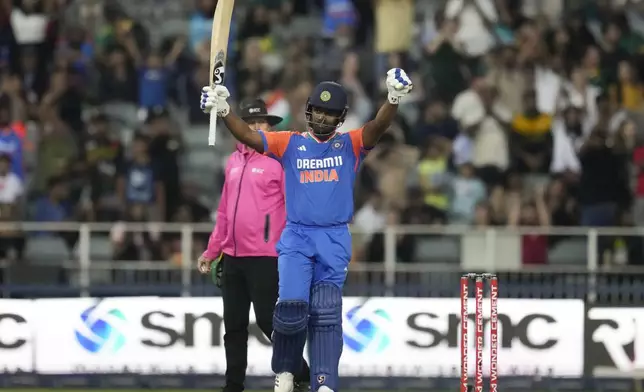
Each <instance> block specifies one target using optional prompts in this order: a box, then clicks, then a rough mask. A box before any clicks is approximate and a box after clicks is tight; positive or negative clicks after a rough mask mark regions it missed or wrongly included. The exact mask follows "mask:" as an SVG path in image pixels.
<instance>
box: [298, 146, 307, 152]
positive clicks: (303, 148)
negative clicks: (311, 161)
mask: <svg viewBox="0 0 644 392" xmlns="http://www.w3.org/2000/svg"><path fill="white" fill-rule="evenodd" d="M297 149H298V150H300V151H306V147H305V146H299V147H298V148H297Z"/></svg>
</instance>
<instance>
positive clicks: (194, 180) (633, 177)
mask: <svg viewBox="0 0 644 392" xmlns="http://www.w3.org/2000/svg"><path fill="white" fill-rule="evenodd" d="M215 3H216V1H215V0H195V1H192V0H182V1H176V0H136V1H128V0H124V1H117V0H82V1H75V0H48V1H45V0H0V91H1V95H0V220H3V221H22V220H29V221H36V222H66V221H73V222H78V221H81V222H93V221H99V222H120V221H128V222H132V221H135V222H211V221H212V218H213V213H212V212H213V211H214V209H215V207H216V203H217V199H218V196H219V192H220V190H221V185H222V184H223V167H224V165H225V162H226V157H227V155H228V154H230V153H231V152H232V151H233V148H234V147H233V146H234V142H233V141H232V140H231V139H230V137H226V136H228V135H227V134H226V132H225V130H223V129H222V130H220V135H221V136H220V139H221V140H223V142H222V143H221V144H220V145H218V146H217V149H212V148H210V147H208V146H207V144H206V135H207V122H208V116H206V115H203V114H202V113H201V112H200V110H199V107H198V102H197V97H198V94H199V91H200V88H201V86H203V85H205V84H207V83H208V79H209V70H208V68H209V60H210V59H209V55H210V42H209V41H210V29H211V23H212V19H211V18H212V15H213V11H214V7H215ZM237 3H238V4H237V6H236V10H235V15H234V21H233V23H232V32H231V42H230V45H229V49H230V53H229V60H228V61H229V66H228V67H227V70H228V71H227V74H226V77H227V80H226V83H227V85H228V86H229V88H230V90H231V92H232V94H233V98H234V101H235V102H239V101H241V100H242V99H244V98H253V97H258V96H259V97H262V98H263V99H264V100H265V101H266V102H267V104H268V106H269V111H271V112H272V113H274V114H277V115H280V116H282V117H284V119H285V120H284V121H283V123H281V124H279V126H278V128H279V129H294V130H303V129H305V122H304V120H305V119H304V105H305V102H306V99H307V97H308V96H309V93H310V91H311V89H312V87H313V86H314V85H315V84H316V83H317V82H319V81H322V80H336V81H338V82H340V83H342V84H343V85H344V86H345V88H346V89H347V90H348V92H349V95H350V110H349V114H348V117H347V119H346V121H345V123H344V125H343V126H342V128H341V131H347V130H349V129H352V128H356V127H359V126H360V125H361V124H362V123H364V122H365V121H368V120H369V119H371V118H373V116H374V113H375V111H376V110H377V109H378V107H379V105H380V104H381V103H382V102H384V100H385V99H386V88H385V86H384V85H383V80H384V75H385V72H386V71H387V69H389V68H391V67H401V68H404V69H405V70H407V72H408V73H409V74H410V76H411V78H412V80H413V81H414V85H415V88H414V90H413V92H412V96H411V97H410V99H408V100H407V101H405V102H404V104H403V105H401V107H400V111H399V116H398V118H397V119H396V121H395V124H394V125H393V126H392V128H391V129H390V131H389V132H388V134H387V135H385V137H383V139H382V140H381V142H380V144H379V145H378V146H377V148H376V149H374V151H372V152H371V153H370V154H369V156H368V158H367V159H366V161H365V163H364V166H363V168H362V170H361V171H360V174H359V179H358V181H357V189H358V192H357V200H356V211H357V213H356V216H355V226H356V228H357V229H358V230H359V231H361V232H362V235H357V236H356V237H355V239H354V242H355V243H354V253H355V258H356V259H358V260H364V261H382V259H383V237H382V234H379V233H378V231H380V230H382V229H383V228H385V227H386V226H387V225H391V224H425V225H432V226H438V227H441V226H444V225H448V224H449V225H467V226H472V227H488V226H611V227H612V226H630V225H634V224H635V225H641V224H643V223H644V145H643V144H642V143H641V138H642V136H644V135H643V132H642V129H644V128H643V127H644V71H643V70H644V2H639V1H625V0H607V1H601V0H597V1H583V0H540V1H528V0H523V1H522V0H432V1H428V0H424V1H423V0H297V1H295V0H246V1H244V0H238V1H237ZM222 128H223V126H222ZM160 229H161V227H160V226H159V225H151V226H150V229H149V230H147V231H144V232H141V233H129V232H128V231H127V230H125V229H124V227H123V225H121V224H119V223H115V224H114V225H113V227H112V230H111V232H110V233H109V234H105V235H104V236H103V237H101V236H98V235H97V236H95V237H96V238H95V239H93V241H96V242H93V244H92V248H93V249H92V251H93V252H98V253H101V252H103V254H104V256H105V257H106V258H107V259H111V258H113V259H117V260H177V258H178V254H179V253H180V240H179V236H178V235H166V234H163V233H162V232H161V230H160ZM93 238H94V237H93ZM205 241H207V235H205V236H204V235H199V236H196V237H195V246H194V250H195V254H198V253H200V251H201V250H202V249H203V247H204V246H205ZM77 242H78V234H75V233H72V232H70V233H56V234H45V233H32V234H28V235H27V234H25V233H22V232H19V231H15V230H9V231H3V232H1V233H0V253H1V254H0V257H1V258H2V259H4V260H8V261H11V260H21V259H29V258H30V257H29V255H30V254H31V255H33V254H39V253H47V254H48V255H50V256H51V254H55V253H56V252H57V251H60V252H62V253H63V254H65V253H66V254H67V255H73V254H74V252H75V249H76V247H77ZM557 242H558V241H555V240H554V239H552V238H548V237H546V236H539V235H534V236H526V237H525V238H524V239H523V243H522V246H523V250H522V257H523V263H524V264H544V263H547V262H548V261H549V257H550V256H549V255H550V253H551V250H552V249H553V247H555V246H556V245H557ZM421 248H423V247H420V246H419V244H417V236H402V237H401V238H400V239H399V240H398V246H397V258H398V259H399V260H400V261H407V262H411V261H416V260H419V259H422V258H423V257H426V255H424V254H423V252H424V250H423V249H424V248H423V249H421ZM39 249H40V251H39ZM43 249H44V250H43ZM604 250H608V251H610V252H609V257H610V262H614V263H621V264H625V263H631V264H633V263H641V262H643V261H644V247H643V244H642V243H641V240H640V239H639V238H635V237H629V238H612V239H611V240H610V242H608V243H605V244H604ZM452 257H455V256H452ZM582 257H583V256H582ZM195 259H196V258H195Z"/></svg>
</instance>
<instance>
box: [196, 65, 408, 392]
mask: <svg viewBox="0 0 644 392" xmlns="http://www.w3.org/2000/svg"><path fill="white" fill-rule="evenodd" d="M386 83H387V89H388V102H386V103H385V104H384V105H383V106H382V107H381V108H380V110H379V111H378V113H377V114H376V118H375V119H373V120H371V121H369V122H368V123H366V124H365V125H364V126H363V127H362V128H359V129H355V130H351V131H349V132H347V133H343V134H340V133H338V132H336V130H337V128H338V127H339V126H340V125H341V124H342V122H343V121H344V119H345V117H346V114H347V111H348V105H347V101H348V97H347V93H346V91H345V90H344V88H343V87H342V86H340V85H339V84H337V83H334V82H322V83H320V84H318V85H317V86H316V87H315V88H314V89H313V93H312V94H311V96H310V97H309V99H308V102H307V105H306V109H305V115H306V120H307V125H308V127H307V130H306V132H303V133H298V132H263V131H261V130H253V129H251V128H249V126H248V124H246V122H244V121H243V120H242V119H241V118H240V117H239V116H237V115H235V114H234V113H233V112H231V110H230V106H229V105H228V102H226V100H227V98H228V97H229V96H230V93H229V92H228V89H227V88H226V87H224V86H215V87H209V86H208V87H204V88H203V92H202V95H201V108H202V110H204V111H205V112H210V111H211V110H216V111H217V115H218V117H221V118H222V119H223V121H224V123H225V124H226V126H227V128H228V129H229V130H230V132H231V133H232V134H233V136H234V137H235V138H236V139H237V140H239V141H240V142H242V143H244V144H245V145H247V146H249V147H251V148H253V149H255V150H256V151H258V152H259V153H263V154H266V155H268V156H270V157H272V158H274V159H276V160H277V161H278V162H280V164H281V165H282V167H283V168H284V174H285V193H286V227H285V228H284V231H283V232H282V236H281V238H280V241H279V243H278V244H277V253H278V273H279V299H278V302H277V305H276V306H275V311H274V313H273V328H274V331H273V358H272V362H271V365H272V368H273V371H274V372H275V374H276V377H275V389H274V390H275V392H292V391H293V389H294V374H296V373H297V372H298V370H299V369H301V367H302V353H303V351H304V345H305V343H306V340H307V333H308V342H309V360H310V366H311V388H312V390H313V392H315V391H318V392H337V391H338V365H339V362H340V356H341V354H342V345H343V340H342V287H343V285H344V282H345V279H346V275H347V268H348V265H349V260H351V235H350V233H349V228H348V224H349V223H350V222H351V220H352V218H353V185H354V181H355V177H356V174H357V172H358V169H359V167H360V163H361V162H362V160H363V159H364V157H365V156H366V154H367V153H368V152H369V150H371V149H372V148H373V147H374V146H375V145H376V143H377V142H378V139H380V137H381V136H382V135H383V134H384V133H385V132H386V131H387V129H388V128H389V126H390V125H391V122H392V121H393V119H394V116H395V115H396V112H397V109H398V103H399V102H400V100H401V98H403V97H405V96H406V95H407V94H409V92H410V91H411V89H412V83H411V80H410V79H409V77H408V76H407V74H406V73H405V71H403V70H402V69H400V68H394V69H391V70H389V71H388V72H387V79H386Z"/></svg>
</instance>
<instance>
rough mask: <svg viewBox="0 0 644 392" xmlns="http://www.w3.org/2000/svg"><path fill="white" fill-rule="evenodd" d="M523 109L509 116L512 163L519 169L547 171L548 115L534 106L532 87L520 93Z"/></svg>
mask: <svg viewBox="0 0 644 392" xmlns="http://www.w3.org/2000/svg"><path fill="white" fill-rule="evenodd" d="M522 99H523V111H522V112H519V113H517V114H516V115H515V116H514V118H513V119H512V133H511V136H510V144H511V145H512V149H513V151H512V158H513V161H514V164H513V166H514V167H515V168H516V170H518V171H519V172H520V173H528V174H530V173H532V174H547V173H548V171H549V169H550V162H551V159H552V148H553V147H552V132H551V127H552V118H551V117H550V116H549V115H547V114H545V113H540V112H539V111H538V109H537V102H536V95H535V92H534V90H528V91H526V92H525V93H524V95H523V97H522Z"/></svg>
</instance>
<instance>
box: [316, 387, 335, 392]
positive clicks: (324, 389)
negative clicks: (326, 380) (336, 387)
mask: <svg viewBox="0 0 644 392" xmlns="http://www.w3.org/2000/svg"><path fill="white" fill-rule="evenodd" d="M318 392H333V389H331V388H329V387H327V386H326V385H322V386H321V387H319V388H318Z"/></svg>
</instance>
